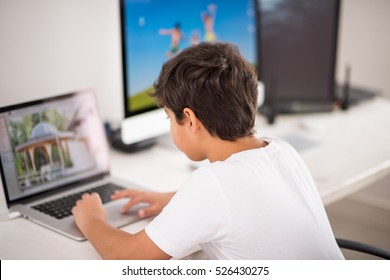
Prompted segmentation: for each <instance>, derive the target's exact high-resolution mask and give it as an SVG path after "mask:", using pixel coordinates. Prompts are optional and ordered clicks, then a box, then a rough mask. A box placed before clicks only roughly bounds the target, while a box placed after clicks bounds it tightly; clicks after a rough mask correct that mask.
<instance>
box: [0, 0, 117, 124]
mask: <svg viewBox="0 0 390 280" xmlns="http://www.w3.org/2000/svg"><path fill="white" fill-rule="evenodd" d="M119 27H120V24H119V2H118V1H116V0H0V40H1V43H0V106H2V105H5V104H10V103H14V102H19V101H25V100H30V99H34V98H37V97H44V96H49V95H54V94H60V93H66V92H69V91H73V90H77V89H82V88H86V87H88V88H89V87H93V88H95V90H96V92H97V94H98V100H99V107H100V111H101V114H102V116H103V117H104V118H110V119H112V118H114V119H120V118H122V116H123V112H122V111H123V110H122V93H121V92H122V84H121V60H120V31H119Z"/></svg>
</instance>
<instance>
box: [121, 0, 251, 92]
mask: <svg viewBox="0 0 390 280" xmlns="http://www.w3.org/2000/svg"><path fill="white" fill-rule="evenodd" d="M210 4H214V5H216V6H217V9H216V16H215V24H214V32H215V34H216V36H217V40H218V41H229V42H233V43H235V44H237V45H238V46H239V48H240V51H241V53H242V54H243V55H244V57H245V58H246V59H247V60H248V61H250V62H251V63H255V62H256V50H255V36H254V32H255V14H254V7H253V4H252V0H208V1H207V0H187V1H183V0H127V1H125V25H126V27H125V34H126V38H127V40H126V52H127V69H128V70H127V72H128V73H127V75H128V83H129V84H128V88H129V89H130V92H129V93H128V95H134V94H137V93H139V92H140V91H142V90H145V89H146V88H148V87H150V86H151V85H152V84H153V82H154V81H155V79H156V78H157V76H158V74H159V72H160V69H161V66H162V64H163V63H164V62H165V61H166V60H167V59H168V56H167V52H168V51H169V49H170V45H171V37H170V36H169V35H160V34H159V30H160V29H162V28H163V29H171V28H173V26H174V25H175V24H176V23H179V24H180V26H181V29H182V32H183V33H184V36H185V37H184V40H182V41H181V43H180V49H184V48H186V47H188V46H189V45H190V40H191V35H192V34H193V33H194V32H196V33H198V34H199V39H200V41H202V40H203V36H204V28H203V23H202V19H201V13H202V12H204V11H207V7H208V5H210Z"/></svg>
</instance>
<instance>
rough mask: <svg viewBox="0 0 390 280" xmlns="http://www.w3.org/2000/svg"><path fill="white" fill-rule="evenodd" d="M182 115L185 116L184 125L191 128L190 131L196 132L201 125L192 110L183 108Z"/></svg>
mask: <svg viewBox="0 0 390 280" xmlns="http://www.w3.org/2000/svg"><path fill="white" fill-rule="evenodd" d="M183 113H184V116H185V118H186V125H188V127H189V128H190V129H191V131H192V132H196V131H197V130H198V129H199V128H200V127H201V125H202V124H201V122H200V121H199V119H198V118H197V117H196V115H195V113H194V111H192V109H190V108H187V107H186V108H184V109H183Z"/></svg>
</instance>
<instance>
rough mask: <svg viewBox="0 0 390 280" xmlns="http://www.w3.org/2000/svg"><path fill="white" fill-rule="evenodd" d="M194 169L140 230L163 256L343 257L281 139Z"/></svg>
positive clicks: (307, 179) (309, 182)
mask: <svg viewBox="0 0 390 280" xmlns="http://www.w3.org/2000/svg"><path fill="white" fill-rule="evenodd" d="M263 140H265V141H266V142H268V143H269V144H268V145H267V146H266V147H264V148H260V149H253V150H247V151H243V152H240V153H237V154H233V155H232V156H230V157H229V158H228V159H226V160H225V161H223V162H214V163H212V164H210V165H209V166H207V167H202V168H199V169H198V170H196V171H195V172H194V173H193V174H192V175H191V176H190V177H189V179H188V180H187V181H186V183H185V184H184V186H183V187H182V188H181V189H180V190H179V191H178V192H177V193H176V194H175V195H174V196H173V198H172V200H171V201H170V202H169V204H168V205H167V206H166V207H165V208H164V209H163V211H162V212H161V213H160V214H159V215H158V216H157V217H156V218H155V219H154V220H153V221H152V222H151V223H150V224H149V225H148V226H147V227H146V228H145V230H146V233H147V234H148V236H149V237H150V238H151V239H152V240H153V242H154V243H155V244H156V245H157V246H158V247H159V248H160V249H162V250H163V251H164V252H166V253H167V254H169V255H170V256H173V257H175V258H181V257H184V256H185V255H186V254H187V253H188V251H189V250H191V249H192V248H194V247H195V246H197V245H200V247H201V248H202V249H203V250H204V251H205V253H206V254H207V255H208V257H209V258H211V259H287V260H289V259H343V255H342V253H341V251H340V249H339V247H338V246H337V244H336V242H335V239H334V235H333V232H332V230H331V227H330V225H329V221H328V218H327V215H326V212H325V210H324V207H323V204H322V201H321V199H320V196H319V194H318V192H317V189H316V187H315V184H314V181H313V179H312V177H311V175H310V173H309V171H308V169H307V167H306V165H305V164H304V162H303V161H302V159H301V158H300V156H299V155H298V153H297V152H296V151H295V150H294V149H293V148H292V147H291V146H290V145H289V144H288V143H286V142H285V141H283V140H281V139H278V138H272V137H269V138H264V139H263Z"/></svg>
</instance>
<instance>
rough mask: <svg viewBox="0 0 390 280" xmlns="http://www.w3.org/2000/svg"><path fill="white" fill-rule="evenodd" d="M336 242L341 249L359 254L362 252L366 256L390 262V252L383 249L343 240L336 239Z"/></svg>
mask: <svg viewBox="0 0 390 280" xmlns="http://www.w3.org/2000/svg"><path fill="white" fill-rule="evenodd" d="M336 242H337V244H338V245H339V247H340V248H343V249H348V250H353V251H357V252H362V253H366V254H370V255H373V256H377V257H380V258H383V259H386V260H390V251H389V250H385V249H382V248H378V247H375V246H372V245H369V244H366V243H362V242H358V241H353V240H347V239H342V238H336Z"/></svg>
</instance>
